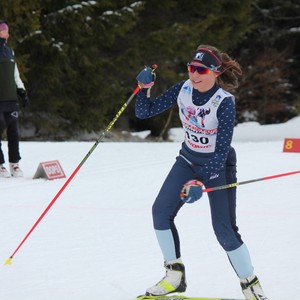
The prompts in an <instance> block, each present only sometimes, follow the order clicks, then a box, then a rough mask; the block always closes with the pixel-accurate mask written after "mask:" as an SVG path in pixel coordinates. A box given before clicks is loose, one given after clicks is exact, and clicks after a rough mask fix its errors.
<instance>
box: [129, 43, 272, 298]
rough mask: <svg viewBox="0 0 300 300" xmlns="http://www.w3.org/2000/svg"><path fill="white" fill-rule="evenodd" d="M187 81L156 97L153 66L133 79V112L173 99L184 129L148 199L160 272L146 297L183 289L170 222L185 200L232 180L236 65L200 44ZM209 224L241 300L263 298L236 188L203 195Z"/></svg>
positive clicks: (165, 105)
mask: <svg viewBox="0 0 300 300" xmlns="http://www.w3.org/2000/svg"><path fill="white" fill-rule="evenodd" d="M187 69H188V75H189V79H188V80H185V81H182V82H179V83H177V84H175V85H173V86H172V87H171V88H169V89H168V90H167V91H166V92H164V93H163V94H162V95H160V96H159V97H157V98H155V99H150V88H151V87H152V86H153V84H154V75H153V73H152V72H151V71H152V70H151V68H149V67H146V68H144V69H143V70H142V71H141V72H140V73H139V74H138V76H137V80H138V84H139V85H140V87H141V91H140V92H139V93H138V95H137V101H136V108H135V111H136V116H137V117H138V118H140V119H146V118H150V117H153V116H156V115H158V114H160V113H162V112H163V111H165V110H167V109H169V108H170V107H172V106H173V105H175V104H177V105H178V107H179V117H180V120H181V122H182V126H183V129H184V132H185V138H184V142H183V143H182V147H181V149H180V152H179V156H178V157H177V158H176V161H175V163H174V165H173V167H172V169H171V170H170V172H169V174H168V176H167V178H166V179H165V182H164V183H163V186H162V188H161V190H160V192H159V194H158V196H157V198H156V200H155V202H154V204H153V207H152V215H153V224H154V229H155V233H156V237H157V240H158V243H159V245H160V248H161V251H162V254H163V258H164V262H165V264H164V266H165V269H166V274H165V276H164V277H163V278H162V279H161V280H160V281H159V282H158V283H157V284H155V285H153V286H151V287H150V288H148V289H147V290H146V295H153V296H157V295H166V294H169V293H173V292H184V291H185V290H186V280H185V267H184V264H183V261H182V258H181V254H180V242H179V235H178V232H177V229H176V226H175V223H174V219H175V217H176V215H177V213H178V211H179V210H180V208H181V207H182V206H183V204H184V203H193V202H195V201H196V200H198V199H200V198H201V196H202V187H203V185H205V187H207V188H208V187H214V186H220V185H226V184H228V183H233V182H236V154H235V150H234V149H233V148H232V147H231V140H232V135H233V128H234V124H235V98H234V96H233V95H232V94H230V93H229V92H228V90H232V89H234V88H237V87H238V76H240V75H241V74H242V71H241V68H240V66H239V64H238V63H237V62H236V61H234V60H233V59H232V58H231V57H230V56H229V55H228V54H226V53H224V52H221V51H219V50H218V49H217V48H215V47H212V46H208V45H201V46H199V47H198V48H197V50H196V52H195V53H194V55H193V57H192V59H191V61H190V62H189V63H188V64H187ZM208 197H209V204H210V209H211V216H212V225H213V229H214V232H215V235H216V237H217V240H218V242H219V243H220V245H221V246H222V247H223V249H224V250H225V251H226V253H227V256H228V258H229V261H230V263H231V265H232V267H233V268H234V270H235V272H236V274H237V276H238V277H239V279H240V285H241V288H242V291H243V294H244V295H245V297H246V299H247V300H268V299H267V297H266V296H265V294H264V292H263V290H262V288H261V285H260V282H259V280H258V278H257V277H256V275H254V273H253V271H254V269H253V266H252V263H251V258H250V255H249V252H248V249H247V246H246V245H245V243H244V242H243V240H242V238H241V235H240V234H239V232H238V227H237V225H236V188H231V189H225V190H218V191H213V192H210V193H208Z"/></svg>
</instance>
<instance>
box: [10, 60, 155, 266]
mask: <svg viewBox="0 0 300 300" xmlns="http://www.w3.org/2000/svg"><path fill="white" fill-rule="evenodd" d="M157 67H158V66H157V65H155V64H154V65H153V66H152V73H154V71H155V69H156V68H157ZM140 89H141V87H140V86H139V85H138V86H137V87H136V88H135V90H134V92H133V93H132V94H131V96H130V97H129V98H128V100H127V101H126V102H125V103H124V104H123V106H122V107H121V109H120V110H119V111H118V112H117V114H116V115H115V117H114V118H113V120H112V121H111V122H110V123H109V124H108V126H107V127H106V128H105V130H104V131H103V133H102V134H101V135H100V137H99V138H98V139H97V141H96V142H95V143H94V145H93V146H92V147H91V149H90V150H89V152H88V153H87V154H86V155H85V157H84V158H83V159H82V161H81V162H80V163H79V165H78V166H77V167H76V169H75V170H74V171H73V173H72V174H71V175H70V177H69V178H68V179H67V181H66V182H65V183H64V185H63V186H62V187H61V189H60V190H59V191H58V192H57V194H56V195H55V196H54V198H53V199H52V201H51V202H50V203H49V205H48V206H47V207H46V209H45V210H44V211H43V213H42V214H41V215H40V217H39V218H38V219H37V221H36V222H35V223H34V225H33V226H32V227H31V229H30V230H29V231H28V233H27V234H26V236H25V237H24V238H23V240H22V241H21V243H20V244H19V246H18V247H17V248H16V250H15V251H14V252H13V254H12V255H11V256H10V257H9V258H8V259H7V260H6V261H5V264H6V265H11V264H12V259H13V257H14V256H15V254H16V253H17V252H18V251H19V249H20V248H21V247H22V245H23V244H24V243H25V241H26V240H27V238H28V237H29V236H30V235H31V233H32V232H33V231H34V230H35V228H36V227H37V226H38V224H39V223H40V222H41V220H42V219H43V218H44V217H45V215H46V214H47V212H48V211H49V210H50V209H51V207H52V206H53V204H54V203H55V202H56V200H57V199H58V198H59V196H60V195H61V194H62V192H63V191H64V190H65V188H66V187H67V186H68V184H69V183H70V182H71V181H72V179H73V178H74V177H75V175H76V174H77V173H78V171H79V170H80V168H81V167H82V166H83V165H84V163H85V162H86V161H87V159H88V158H89V157H90V155H91V154H92V152H93V151H94V150H95V149H96V147H97V146H98V144H99V143H100V142H101V141H102V140H103V138H104V137H105V134H106V133H107V132H108V131H109V130H110V129H111V128H112V127H113V126H114V124H115V123H116V121H117V120H118V118H119V117H120V115H121V114H122V113H123V111H124V110H125V109H126V107H127V106H128V105H129V103H130V102H131V100H132V99H133V98H134V96H135V95H136V94H137V93H138V92H139V90H140Z"/></svg>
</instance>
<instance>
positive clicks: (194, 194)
mask: <svg viewBox="0 0 300 300" xmlns="http://www.w3.org/2000/svg"><path fill="white" fill-rule="evenodd" d="M202 187H203V183H202V182H201V181H198V180H196V179H193V180H190V181H188V182H187V183H186V184H185V185H184V186H183V188H182V190H181V193H180V198H181V200H182V201H183V202H185V203H193V202H195V201H197V200H199V199H200V198H201V197H202V194H203V192H202Z"/></svg>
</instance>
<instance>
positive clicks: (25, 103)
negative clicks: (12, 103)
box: [17, 89, 30, 107]
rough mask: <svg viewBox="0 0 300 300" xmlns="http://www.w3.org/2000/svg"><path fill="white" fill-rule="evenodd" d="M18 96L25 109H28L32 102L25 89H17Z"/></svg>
mask: <svg viewBox="0 0 300 300" xmlns="http://www.w3.org/2000/svg"><path fill="white" fill-rule="evenodd" d="M17 94H18V96H19V98H20V100H21V101H22V105H23V107H26V106H28V105H29V104H30V100H29V98H28V95H27V92H26V91H25V90H24V89H17Z"/></svg>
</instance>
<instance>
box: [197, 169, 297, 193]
mask: <svg viewBox="0 0 300 300" xmlns="http://www.w3.org/2000/svg"><path fill="white" fill-rule="evenodd" d="M299 173H300V171H294V172H288V173H281V174H276V175H271V176H266V177H261V178H257V179H251V180H246V181H241V182H233V183H229V184H225V185H221V186H216V187H210V188H206V189H203V193H209V192H213V191H218V190H225V189H229V188H233V187H237V186H239V185H242V184H248V183H253V182H257V181H262V180H269V179H274V178H279V177H283V176H289V175H295V174H299Z"/></svg>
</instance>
